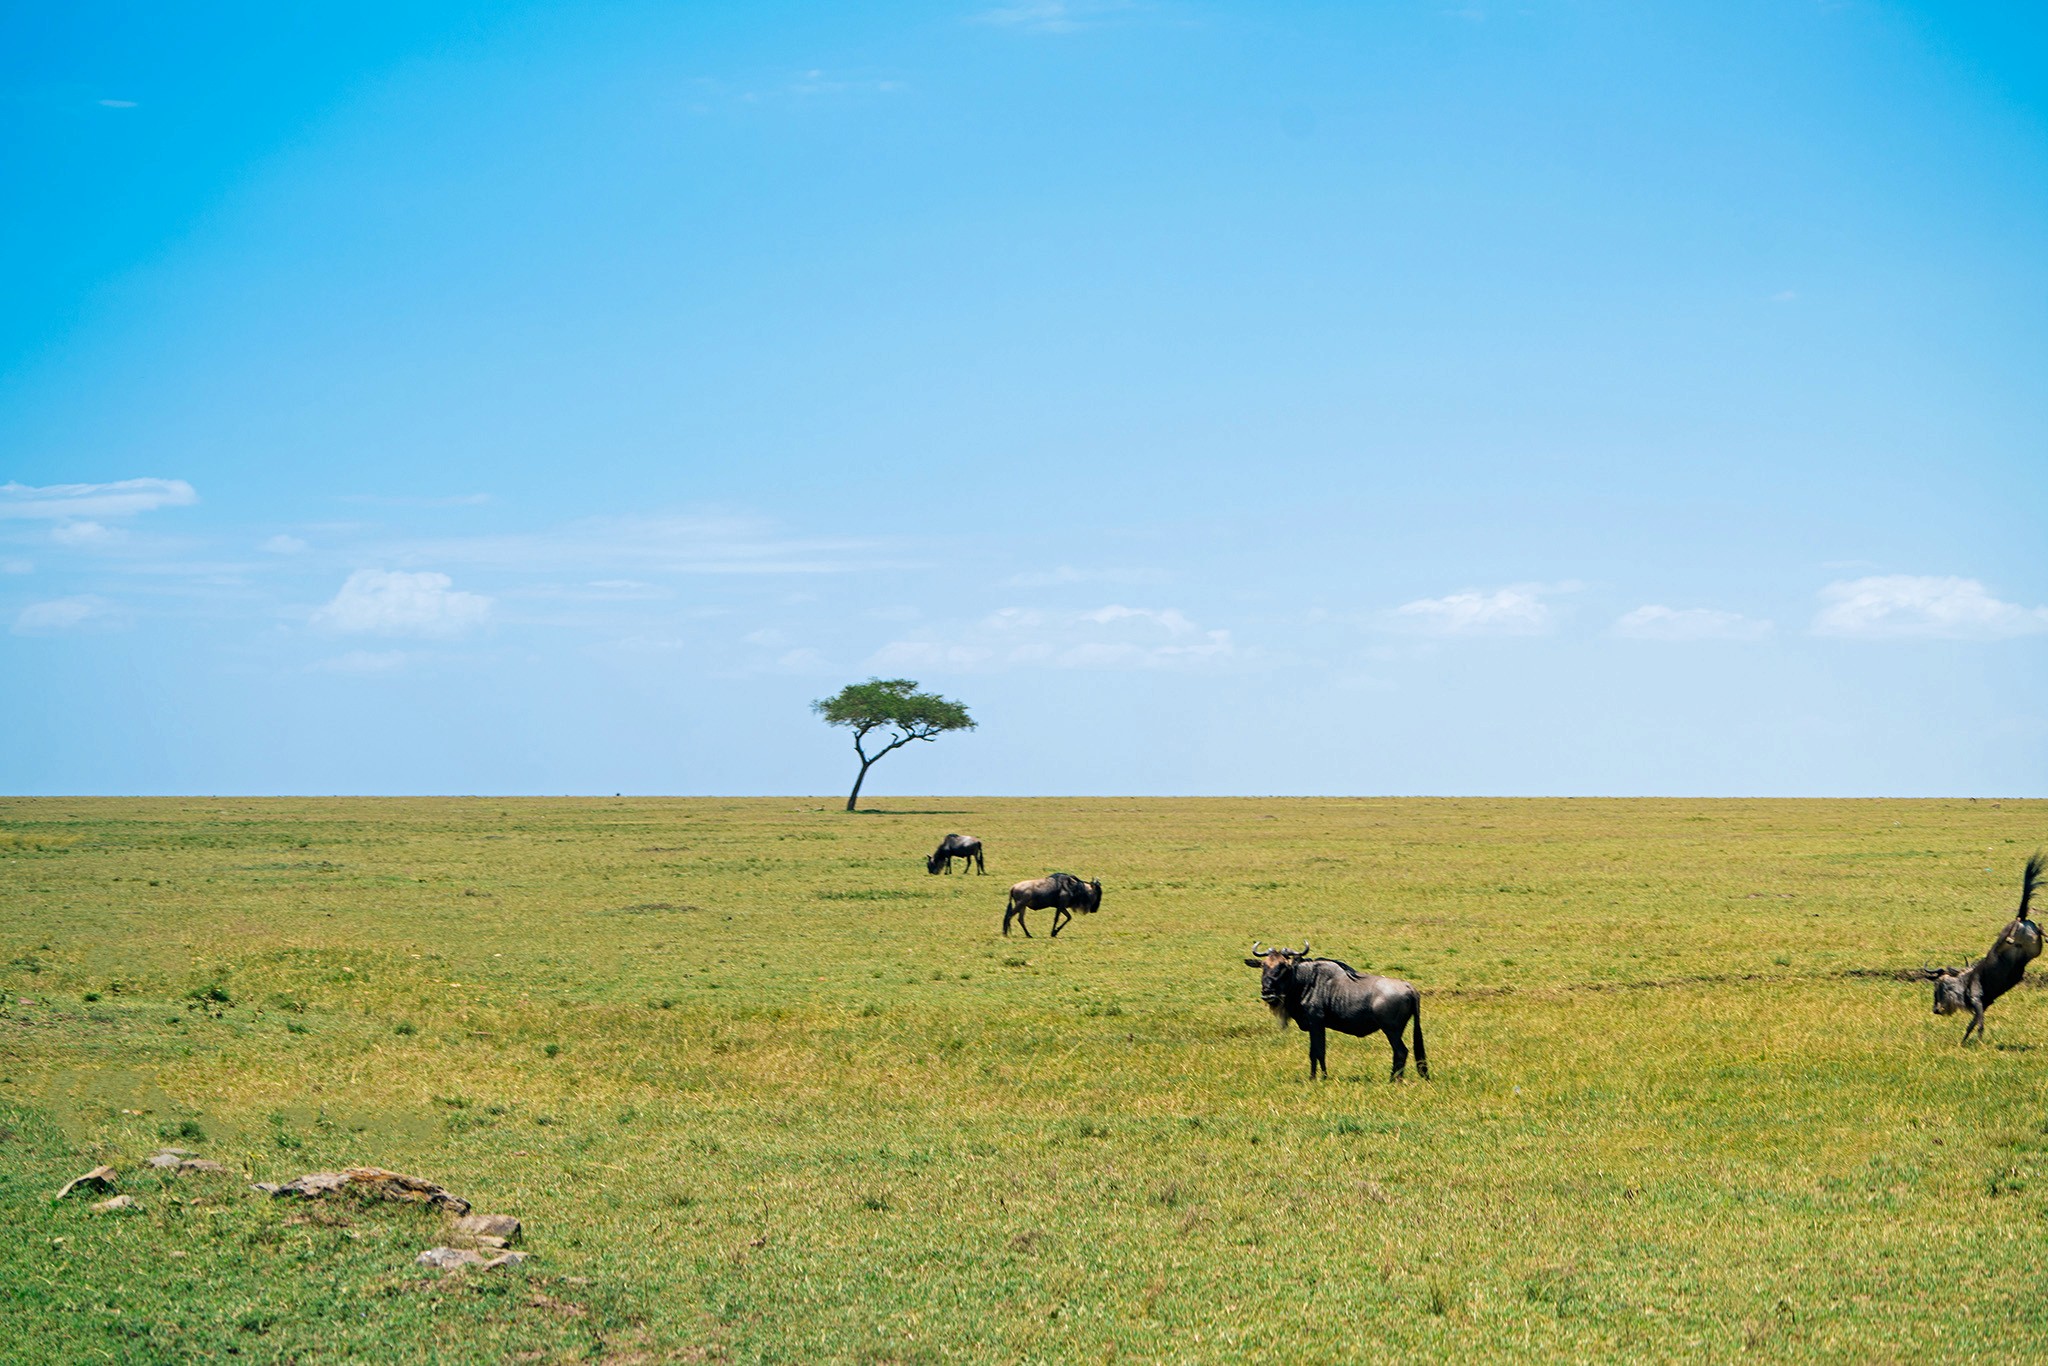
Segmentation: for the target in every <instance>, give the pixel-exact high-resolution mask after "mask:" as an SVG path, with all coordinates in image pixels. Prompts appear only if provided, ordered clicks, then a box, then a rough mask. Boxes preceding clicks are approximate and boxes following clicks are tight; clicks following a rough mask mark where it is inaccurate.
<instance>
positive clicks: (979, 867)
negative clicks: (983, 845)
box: [974, 849, 988, 873]
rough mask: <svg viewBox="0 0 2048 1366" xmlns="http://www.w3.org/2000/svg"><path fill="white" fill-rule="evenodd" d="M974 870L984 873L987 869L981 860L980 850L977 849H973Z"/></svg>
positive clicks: (986, 865)
mask: <svg viewBox="0 0 2048 1366" xmlns="http://www.w3.org/2000/svg"><path fill="white" fill-rule="evenodd" d="M974 871H975V872H977V873H986V872H987V871H988V864H987V863H985V862H984V861H983V860H982V857H981V850H979V849H977V850H975V851H974Z"/></svg>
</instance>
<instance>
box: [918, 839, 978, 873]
mask: <svg viewBox="0 0 2048 1366" xmlns="http://www.w3.org/2000/svg"><path fill="white" fill-rule="evenodd" d="M956 858H957V859H963V860H965V861H966V862H968V863H971V864H973V865H974V868H975V871H976V872H980V873H986V872H987V871H988V865H987V864H985V863H983V862H982V861H981V841H980V840H978V839H976V838H975V837H974V836H972V835H948V836H946V837H945V838H944V839H942V840H940V841H939V847H938V848H937V849H935V850H933V851H932V856H931V857H930V858H928V859H926V860H925V861H924V870H925V871H926V872H927V873H950V872H952V871H953V860H954V859H956Z"/></svg>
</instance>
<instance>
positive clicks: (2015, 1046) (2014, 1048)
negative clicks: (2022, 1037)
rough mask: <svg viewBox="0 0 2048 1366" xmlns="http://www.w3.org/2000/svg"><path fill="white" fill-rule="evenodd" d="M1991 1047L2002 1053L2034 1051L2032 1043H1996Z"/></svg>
mask: <svg viewBox="0 0 2048 1366" xmlns="http://www.w3.org/2000/svg"><path fill="white" fill-rule="evenodd" d="M1991 1046H1992V1047H1993V1048H1995V1049H1997V1050H1998V1051H1999V1052H2001V1053H2031V1052H2033V1051H2034V1045H2032V1044H2030V1043H1995V1044H1992V1045H1991Z"/></svg>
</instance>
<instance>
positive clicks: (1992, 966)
mask: <svg viewBox="0 0 2048 1366" xmlns="http://www.w3.org/2000/svg"><path fill="white" fill-rule="evenodd" d="M2044 864H2048V855H2043V854H2042V853H2041V852H2040V851H2038V850H2037V851H2035V853H2034V856H2033V857H2032V858H2030V859H2028V860H2027V867H2026V871H2025V872H2023V873H2022V874H2020V908H2019V910H2018V911H2016V912H2015V913H2014V914H2013V918H2012V919H2011V920H2008V921H2007V922H2006V923H2005V928H2004V929H2002V930H2000V931H1999V932H1998V942H1997V943H1995V944H1993V945H1992V946H1991V952H1989V953H1987V954H1985V955H1984V956H1983V957H1982V958H1979V959H1978V960H1977V961H1976V962H1974V963H1972V964H1970V966H1969V967H1967V968H1965V969H1963V970H1962V971H1961V972H1957V971H1956V970H1955V969H1954V968H1942V969H1941V970H1940V972H1939V974H1938V975H1937V976H1936V977H1935V979H1934V1013H1935V1014H1937V1015H1952V1014H1954V1013H1955V1012H1956V1011H1958V1010H1967V1011H1969V1012H1970V1023H1968V1024H1967V1025H1965V1026H1963V1042H1964V1043H1968V1042H1969V1041H1970V1035H1972V1034H1975V1035H1976V1036H1977V1037H1978V1038H1980V1039H1981V1038H1982V1037H1984V1012H1985V1011H1987V1010H1989V1009H1990V1008H1991V1003H1992V1002H1993V1001H1996V1000H1997V999H1998V998H1999V997H2001V996H2003V995H2005V993H2006V992H2008V991H2011V990H2012V989H2013V988H2014V987H2016V986H2018V985H2019V984H2020V979H2021V978H2022V977H2025V976H2026V975H2027V964H2029V963H2031V962H2033V961H2034V960H2035V959H2036V958H2039V957H2040V956H2041V927H2040V926H2039V925H2036V924H2035V923H2034V922H2033V921H2032V920H2031V919H2029V918H2028V916H2027V903H2028V902H2030V901H2032V900H2033V899H2034V888H2035V887H2036V886H2037V885H2038V884H2039V883H2040V881H2041V871H2042V868H2043V866H2044Z"/></svg>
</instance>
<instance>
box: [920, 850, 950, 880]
mask: <svg viewBox="0 0 2048 1366" xmlns="http://www.w3.org/2000/svg"><path fill="white" fill-rule="evenodd" d="M939 850H940V851H939V852H938V853H936V854H933V855H931V856H930V857H928V858H927V859H925V861H924V870H925V871H926V872H927V873H938V872H943V871H944V870H945V867H946V855H945V846H944V845H941V846H940V847H939Z"/></svg>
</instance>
